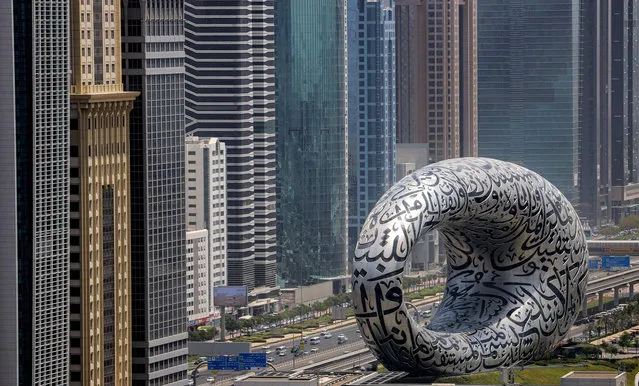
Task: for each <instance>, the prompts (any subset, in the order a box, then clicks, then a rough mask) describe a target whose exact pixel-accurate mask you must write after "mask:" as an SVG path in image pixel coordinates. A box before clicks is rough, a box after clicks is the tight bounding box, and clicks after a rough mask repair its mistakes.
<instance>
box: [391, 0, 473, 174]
mask: <svg viewBox="0 0 639 386" xmlns="http://www.w3.org/2000/svg"><path fill="white" fill-rule="evenodd" d="M395 10H396V11H395V30H396V35H397V143H427V144H428V145H429V154H430V156H431V157H432V159H433V161H434V162H436V161H440V160H443V159H448V158H455V157H460V156H476V155H477V127H478V126H477V1H476V0H467V1H463V2H462V1H460V2H454V1H447V0H433V1H425V0H396V1H395Z"/></svg>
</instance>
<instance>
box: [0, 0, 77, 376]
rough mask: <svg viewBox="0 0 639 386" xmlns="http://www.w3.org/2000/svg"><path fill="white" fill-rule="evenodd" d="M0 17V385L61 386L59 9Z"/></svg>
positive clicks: (64, 45)
mask: <svg viewBox="0 0 639 386" xmlns="http://www.w3.org/2000/svg"><path fill="white" fill-rule="evenodd" d="M0 13H1V14H2V16H0V19H1V20H0V25H1V27H0V29H1V31H2V34H1V35H0V48H1V49H2V54H1V55H0V84H1V89H2V91H3V92H2V108H1V111H2V114H1V118H0V120H1V121H2V126H1V127H2V129H0V131H2V134H1V137H2V141H1V142H2V145H0V148H1V149H2V151H1V152H0V164H1V165H2V172H0V175H1V177H2V183H1V184H0V185H2V188H0V198H1V199H2V200H1V201H2V204H0V205H1V211H2V214H0V218H1V219H2V222H1V225H0V239H1V240H2V243H1V244H2V246H1V247H0V248H1V249H2V250H1V252H0V265H1V270H2V271H3V273H2V280H1V281H0V286H2V300H0V315H2V316H0V318H1V321H0V324H1V325H2V328H3V330H4V331H3V332H2V333H0V341H2V346H3V347H2V348H1V349H0V363H1V364H0V376H1V377H2V378H0V379H2V382H3V383H7V384H20V385H52V384H60V385H66V384H68V383H69V201H68V198H69V81H68V55H69V34H68V28H69V15H68V2H67V1H49V0H13V1H4V2H2V5H1V6H0ZM5 242H6V243H5ZM5 279H6V281H5ZM5 290H6V292H5ZM5 323H6V324H5ZM16 323H17V326H16ZM5 327H6V328H5ZM5 342H6V343H7V345H6V346H4V343H5Z"/></svg>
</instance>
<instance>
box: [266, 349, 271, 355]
mask: <svg viewBox="0 0 639 386" xmlns="http://www.w3.org/2000/svg"><path fill="white" fill-rule="evenodd" d="M264 354H266V355H269V354H273V350H266V351H264Z"/></svg>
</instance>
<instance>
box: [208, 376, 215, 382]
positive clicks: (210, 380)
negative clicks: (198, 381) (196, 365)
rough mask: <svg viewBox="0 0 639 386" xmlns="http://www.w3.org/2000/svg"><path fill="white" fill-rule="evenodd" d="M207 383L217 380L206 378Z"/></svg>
mask: <svg viewBox="0 0 639 386" xmlns="http://www.w3.org/2000/svg"><path fill="white" fill-rule="evenodd" d="M206 381H207V382H215V378H214V377H206Z"/></svg>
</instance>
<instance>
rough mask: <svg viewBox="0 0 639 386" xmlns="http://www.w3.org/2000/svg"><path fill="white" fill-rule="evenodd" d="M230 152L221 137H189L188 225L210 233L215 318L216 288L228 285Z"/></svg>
mask: <svg viewBox="0 0 639 386" xmlns="http://www.w3.org/2000/svg"><path fill="white" fill-rule="evenodd" d="M226 152H227V150H226V145H225V144H224V143H223V142H221V141H220V140H218V139H217V138H198V137H193V136H187V137H186V226H187V229H189V230H198V229H206V230H207V231H208V263H207V267H208V268H207V270H208V272H207V281H208V287H209V290H208V297H209V299H208V304H209V307H210V316H212V317H213V318H215V317H216V316H217V317H218V318H219V310H216V309H215V308H214V303H213V287H216V286H224V285H227V276H226V275H227V256H226V250H227V239H226V234H227V233H226V232H227V214H226V213H227V205H226V204H227V193H226V187H227V174H226V171H227V165H226V154H227V153H226ZM187 264H188V263H187ZM207 316H209V315H207Z"/></svg>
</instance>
